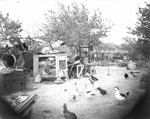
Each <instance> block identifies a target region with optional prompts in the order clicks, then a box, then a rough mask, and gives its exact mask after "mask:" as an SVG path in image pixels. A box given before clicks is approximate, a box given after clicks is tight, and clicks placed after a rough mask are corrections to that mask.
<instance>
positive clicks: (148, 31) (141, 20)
mask: <svg viewBox="0 0 150 119" xmlns="http://www.w3.org/2000/svg"><path fill="white" fill-rule="evenodd" d="M145 4H146V6H145V7H144V8H139V9H138V13H137V15H138V22H136V27H135V28H133V29H131V28H129V30H130V31H129V33H131V34H132V35H136V36H137V37H138V40H137V42H136V47H135V51H136V52H138V53H141V54H143V55H144V56H145V58H147V59H149V56H150V4H148V3H145Z"/></svg>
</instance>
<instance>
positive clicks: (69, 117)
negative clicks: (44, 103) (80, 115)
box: [63, 103, 77, 119]
mask: <svg viewBox="0 0 150 119" xmlns="http://www.w3.org/2000/svg"><path fill="white" fill-rule="evenodd" d="M63 113H64V117H65V119H77V116H76V114H75V113H73V112H70V111H68V109H67V104H66V103H64V105H63Z"/></svg>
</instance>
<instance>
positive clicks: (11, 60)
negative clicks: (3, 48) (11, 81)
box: [2, 54, 16, 68]
mask: <svg viewBox="0 0 150 119" xmlns="http://www.w3.org/2000/svg"><path fill="white" fill-rule="evenodd" d="M2 60H3V61H5V62H4V65H5V66H6V67H10V68H13V67H15V65H16V57H15V56H14V55H13V54H5V55H4V57H3V58H2Z"/></svg>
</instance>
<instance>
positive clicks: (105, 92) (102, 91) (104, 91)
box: [97, 87, 107, 95]
mask: <svg viewBox="0 0 150 119" xmlns="http://www.w3.org/2000/svg"><path fill="white" fill-rule="evenodd" d="M97 90H99V92H100V93H101V94H102V95H106V94H107V91H106V90H105V89H102V88H101V87H98V88H97Z"/></svg>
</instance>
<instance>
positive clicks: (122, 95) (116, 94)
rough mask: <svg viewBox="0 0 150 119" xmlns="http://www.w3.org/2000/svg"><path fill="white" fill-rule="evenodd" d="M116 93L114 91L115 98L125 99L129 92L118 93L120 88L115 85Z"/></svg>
mask: <svg viewBox="0 0 150 119" xmlns="http://www.w3.org/2000/svg"><path fill="white" fill-rule="evenodd" d="M115 90H116V93H115V98H116V99H117V100H119V101H125V100H126V99H127V97H128V96H129V92H127V93H125V94H123V93H120V90H119V88H118V87H115Z"/></svg>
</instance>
